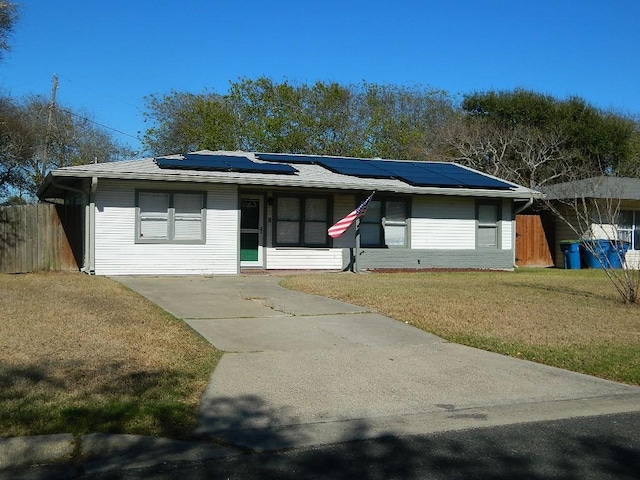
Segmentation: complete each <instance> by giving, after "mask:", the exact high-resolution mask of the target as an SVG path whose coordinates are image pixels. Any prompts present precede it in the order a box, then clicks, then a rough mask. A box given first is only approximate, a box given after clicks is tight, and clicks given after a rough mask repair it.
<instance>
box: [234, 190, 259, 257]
mask: <svg viewBox="0 0 640 480" xmlns="http://www.w3.org/2000/svg"><path fill="white" fill-rule="evenodd" d="M262 198H263V197H261V196H259V195H243V196H242V197H240V266H241V267H259V268H263V267H264V264H263V259H262V250H263V245H264V242H263V241H262V201H263V200H262Z"/></svg>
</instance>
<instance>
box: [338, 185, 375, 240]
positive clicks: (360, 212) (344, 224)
mask: <svg viewBox="0 0 640 480" xmlns="http://www.w3.org/2000/svg"><path fill="white" fill-rule="evenodd" d="M375 193H376V192H373V193H372V194H371V195H369V196H368V197H367V199H366V200H365V201H364V202H362V203H361V204H360V206H359V207H358V208H356V209H355V210H354V211H353V212H351V213H350V214H349V215H347V216H346V217H344V218H343V219H342V220H338V221H337V222H336V223H335V224H334V225H333V226H332V227H331V228H329V236H330V237H331V238H337V237H339V236H340V235H342V234H343V233H344V232H346V231H347V228H349V227H350V226H351V224H352V223H353V222H354V221H355V220H356V219H358V218H361V217H364V215H365V213H367V207H368V206H369V203H370V202H371V199H372V198H373V196H374V195H375Z"/></svg>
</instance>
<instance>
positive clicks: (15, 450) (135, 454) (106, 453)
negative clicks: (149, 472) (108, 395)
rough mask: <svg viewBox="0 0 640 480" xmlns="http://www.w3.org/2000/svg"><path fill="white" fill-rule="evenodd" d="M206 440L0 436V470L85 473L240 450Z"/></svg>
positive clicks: (85, 436) (98, 435)
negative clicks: (59, 468)
mask: <svg viewBox="0 0 640 480" xmlns="http://www.w3.org/2000/svg"><path fill="white" fill-rule="evenodd" d="M242 453H243V451H242V450H238V449H234V448H230V447H225V446H221V445H216V444H213V443H206V442H186V441H180V440H172V439H169V438H158V437H148V436H142V435H114V434H105V433H91V434H88V435H83V436H81V437H74V436H73V435H72V434H70V433H61V434H55V435H38V436H33V437H14V438H4V439H0V473H2V472H6V471H9V470H12V469H21V468H22V469H24V468H28V467H36V466H42V465H56V464H58V465H64V464H67V465H73V466H75V467H81V468H82V470H83V471H84V472H85V473H89V474H91V473H100V472H107V471H111V470H125V469H129V468H142V467H149V466H153V465H157V464H160V463H164V462H176V461H180V460H186V461H194V460H207V459H212V458H221V457H228V456H232V455H239V454H242Z"/></svg>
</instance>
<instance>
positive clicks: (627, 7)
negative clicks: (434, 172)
mask: <svg viewBox="0 0 640 480" xmlns="http://www.w3.org/2000/svg"><path fill="white" fill-rule="evenodd" d="M13 1H14V2H15V3H18V4H20V5H21V18H20V20H19V22H18V24H17V25H16V31H15V34H14V35H13V38H12V42H11V43H12V47H13V50H12V51H11V52H10V53H9V54H7V55H6V57H5V59H4V62H3V63H1V64H0V91H1V92H2V93H3V94H9V95H13V96H22V95H26V94H41V95H45V96H47V97H48V96H49V94H50V91H51V85H52V83H51V80H52V75H53V74H54V73H55V74H57V75H58V77H59V89H58V92H57V99H58V101H59V102H60V103H61V104H62V105H65V106H68V107H72V108H74V109H78V110H82V111H84V112H87V113H89V114H90V115H91V117H92V118H93V120H94V121H96V122H98V123H100V124H102V125H106V126H108V127H110V128H112V129H115V130H117V131H119V132H124V133H126V134H127V135H122V134H119V133H116V132H112V133H114V135H115V137H116V138H117V139H118V141H120V142H122V143H125V144H128V145H130V146H132V147H133V148H136V149H138V148H140V144H139V142H138V141H137V140H135V139H134V138H132V137H136V136H141V134H142V132H143V131H144V130H145V129H146V128H147V127H148V126H147V125H146V124H145V123H144V121H143V116H142V112H143V110H144V100H143V97H144V96H145V95H149V94H152V93H156V94H163V93H168V92H170V91H171V90H176V91H188V92H193V93H197V92H202V91H204V90H205V89H206V90H209V91H216V92H219V93H224V92H226V90H227V88H228V86H229V82H230V81H237V80H238V79H240V78H242V77H247V78H256V77H258V76H263V75H264V76H268V77H270V78H272V79H274V80H277V81H281V80H285V79H286V80H290V81H294V82H305V83H306V82H308V83H313V82H315V81H317V80H323V81H336V82H339V83H344V84H348V83H360V82H362V81H366V82H376V83H394V84H398V85H410V86H414V85H424V86H429V87H433V88H438V89H443V90H446V91H448V92H450V93H451V94H464V93H471V92H473V91H485V90H489V89H499V90H511V89H513V88H516V87H523V88H527V89H531V90H535V91H538V92H541V93H546V94H551V95H553V96H555V97H558V98H565V97H567V96H569V95H578V96H581V97H583V98H585V99H586V100H587V101H589V102H590V103H592V104H593V105H595V106H597V107H600V108H605V109H613V110H615V111H617V112H620V113H624V114H630V115H638V114H640V26H639V24H638V19H640V1H638V0H609V1H602V0H599V1H595V0H571V1H570V0H555V1H554V0H536V1H531V0H529V1H520V0H511V1H507V0H503V1H499V0H486V1H482V0H477V1H474V0H447V1H430V0H425V1H418V0H397V1H395V2H390V1H379V0H367V1H364V0H323V1H322V2H308V1H304V0H271V1H258V0H245V1H238V0H209V1H206V0H181V1H179V2H178V1H175V0H174V1H162V0H111V1H108V2H105V1H90V0H55V1H52V0H13Z"/></svg>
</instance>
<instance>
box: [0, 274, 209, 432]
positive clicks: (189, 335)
mask: <svg viewBox="0 0 640 480" xmlns="http://www.w3.org/2000/svg"><path fill="white" fill-rule="evenodd" d="M219 356H220V354H219V352H217V351H216V350H215V349H214V348H213V347H211V346H210V345H209V344H208V343H207V342H206V341H204V340H203V339H202V338H201V337H199V336H198V335H197V334H195V333H194V332H193V331H192V330H191V329H189V327H187V326H186V325H185V324H184V323H183V322H181V321H179V320H177V319H175V318H173V317H172V316H170V315H169V314H167V313H166V312H164V311H163V310H161V309H160V308H158V307H157V306H155V305H154V304H152V303H150V302H149V301H147V300H146V299H144V298H142V297H141V296H139V295H138V294H136V293H134V292H132V291H130V290H129V289H127V288H126V287H124V286H122V285H121V284H119V283H117V282H115V281H113V280H110V279H107V278H104V277H90V276H86V275H82V274H62V273H48V274H29V275H0V388H1V391H0V399H1V400H2V405H0V432H1V433H0V435H1V436H16V435H33V434H44V433H57V432H72V433H87V432H118V433H137V434H147V435H167V436H173V437H182V438H185V437H188V436H189V435H190V433H191V431H192V429H193V428H194V427H195V422H196V413H197V405H198V401H199V398H200V395H201V394H202V392H203V390H204V388H205V386H206V383H207V381H208V378H209V375H210V374H211V372H212V371H213V369H214V368H215V365H216V363H217V361H218V359H219Z"/></svg>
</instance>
